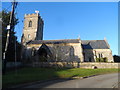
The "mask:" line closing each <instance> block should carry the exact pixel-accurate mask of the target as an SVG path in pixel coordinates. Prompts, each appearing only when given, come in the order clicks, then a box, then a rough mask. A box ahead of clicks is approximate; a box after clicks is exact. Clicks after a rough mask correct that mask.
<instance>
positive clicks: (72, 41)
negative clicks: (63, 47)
mask: <svg viewBox="0 0 120 90" xmlns="http://www.w3.org/2000/svg"><path fill="white" fill-rule="evenodd" d="M42 43H45V44H59V43H79V39H63V40H34V41H29V42H28V43H27V44H42Z"/></svg>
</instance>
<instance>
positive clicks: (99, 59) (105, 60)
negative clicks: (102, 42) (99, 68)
mask: <svg viewBox="0 0 120 90" xmlns="http://www.w3.org/2000/svg"><path fill="white" fill-rule="evenodd" d="M96 62H108V58H107V57H104V58H96Z"/></svg>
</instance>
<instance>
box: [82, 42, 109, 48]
mask: <svg viewBox="0 0 120 90" xmlns="http://www.w3.org/2000/svg"><path fill="white" fill-rule="evenodd" d="M82 47H83V49H109V45H108V43H107V42H106V41H105V40H82Z"/></svg>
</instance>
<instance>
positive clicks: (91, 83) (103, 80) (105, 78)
mask: <svg viewBox="0 0 120 90" xmlns="http://www.w3.org/2000/svg"><path fill="white" fill-rule="evenodd" d="M118 75H119V76H120V73H119V74H118V73H112V74H104V75H97V76H93V77H88V78H83V79H80V78H79V79H71V80H70V79H69V80H68V79H60V80H53V81H48V82H44V83H40V84H35V85H30V86H25V87H24V88H118V86H119V85H118V84H120V82H119V79H118Z"/></svg>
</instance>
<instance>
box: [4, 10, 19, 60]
mask: <svg viewBox="0 0 120 90" xmlns="http://www.w3.org/2000/svg"><path fill="white" fill-rule="evenodd" d="M10 14H11V12H7V11H5V10H3V11H2V52H4V51H5V44H6V38H7V25H8V24H9V20H10ZM17 23H18V19H17V18H15V16H14V23H13V24H12V25H13V29H14V27H15V25H16V24H17ZM9 41H10V42H9V44H8V50H7V53H6V60H7V61H12V60H14V57H15V56H14V55H15V54H14V51H15V47H14V46H15V42H16V41H17V37H16V36H15V32H14V31H13V30H11V31H10V37H9ZM11 52H12V53H11ZM2 54H3V53H2ZM2 56H3V55H2Z"/></svg>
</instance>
